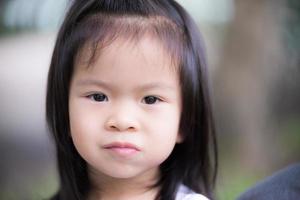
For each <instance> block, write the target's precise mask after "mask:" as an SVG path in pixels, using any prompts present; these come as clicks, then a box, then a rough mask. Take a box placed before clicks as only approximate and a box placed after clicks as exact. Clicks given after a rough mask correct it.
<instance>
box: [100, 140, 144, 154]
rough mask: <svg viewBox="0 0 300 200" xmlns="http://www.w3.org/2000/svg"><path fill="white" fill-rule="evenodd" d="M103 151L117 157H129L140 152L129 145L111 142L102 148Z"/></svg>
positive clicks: (137, 148) (135, 147) (134, 146)
mask: <svg viewBox="0 0 300 200" xmlns="http://www.w3.org/2000/svg"><path fill="white" fill-rule="evenodd" d="M103 149H105V150H108V151H109V152H112V153H114V154H117V155H119V156H131V155H134V154H136V153H138V152H139V151H140V148H139V147H137V146H136V145H134V144H131V143H123V142H113V143H109V144H107V145H104V146H103Z"/></svg>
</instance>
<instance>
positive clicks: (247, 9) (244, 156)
mask: <svg viewBox="0 0 300 200" xmlns="http://www.w3.org/2000/svg"><path fill="white" fill-rule="evenodd" d="M276 2H279V1H276V0H275V1H274V0H273V1H272V2H271V0H270V1H268V0H251V1H249V0H236V1H235V6H236V13H235V17H234V20H233V22H232V24H231V26H230V28H229V31H228V35H227V38H225V40H226V41H225V44H224V53H223V58H222V59H221V61H220V63H219V67H218V70H216V74H215V76H214V84H215V86H214V88H215V91H214V96H215V98H216V110H217V111H218V112H217V123H218V124H219V130H218V131H219V133H220V135H221V139H227V140H228V138H233V137H234V138H237V140H236V139H234V141H238V142H237V144H232V143H231V144H230V141H228V142H229V143H228V142H227V144H230V145H234V146H231V147H230V148H231V149H232V152H236V153H237V156H238V160H240V161H241V162H242V163H241V166H240V167H247V168H248V169H253V170H256V171H260V172H262V171H264V170H265V168H264V167H270V166H271V163H270V162H271V160H270V159H269V149H270V148H272V147H273V143H272V134H270V132H272V127H271V126H270V125H269V117H270V116H269V100H268V87H269V85H270V83H271V82H272V77H273V76H275V74H274V73H277V72H278V70H277V67H276V66H279V65H280V63H281V57H282V56H281V53H282V52H281V42H280V34H279V29H278V28H279V26H278V25H279V24H278V19H280V17H279V16H280V15H281V14H280V12H278V11H280V9H281V8H280V5H279V3H276ZM229 140H230V139H229Z"/></svg>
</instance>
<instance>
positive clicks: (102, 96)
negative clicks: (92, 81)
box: [88, 93, 108, 102]
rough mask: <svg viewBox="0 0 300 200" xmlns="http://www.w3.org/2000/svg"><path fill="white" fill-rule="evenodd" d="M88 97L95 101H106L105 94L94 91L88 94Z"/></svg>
mask: <svg viewBox="0 0 300 200" xmlns="http://www.w3.org/2000/svg"><path fill="white" fill-rule="evenodd" d="M88 98H90V99H91V100H93V101H97V102H102V101H108V98H107V96H106V95H105V94H102V93H95V94H91V95H88Z"/></svg>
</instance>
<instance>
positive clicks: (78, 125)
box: [69, 36, 182, 200]
mask: <svg viewBox="0 0 300 200" xmlns="http://www.w3.org/2000/svg"><path fill="white" fill-rule="evenodd" d="M88 52H89V51H88V49H87V48H86V50H84V51H82V53H81V55H80V56H79V57H78V58H77V59H76V62H75V63H76V64H75V71H74V74H73V77H72V81H71V87H70V95H69V117H70V126H71V137H72V140H73V142H74V145H75V147H76V149H77V151H78V153H79V154H80V155H81V156H82V158H83V159H84V160H85V161H86V162H87V165H88V173H89V178H90V181H91V184H92V188H91V191H90V193H89V197H88V199H100V197H101V200H102V199H103V200H109V199H121V200H125V199H130V200H134V199H139V200H141V199H148V200H149V199H154V197H155V195H156V194H157V192H158V189H159V188H151V189H149V186H151V185H152V184H154V183H155V182H156V181H157V180H158V178H159V176H160V174H159V165H160V164H161V163H162V162H163V161H165V160H166V159H167V157H168V156H169V155H170V154H171V152H172V150H173V148H174V146H175V144H176V143H179V142H181V140H182V139H181V136H180V134H179V131H178V130H179V121H180V113H181V96H180V85H179V77H178V73H177V71H176V67H175V66H174V65H173V64H172V62H171V59H170V56H169V55H168V54H167V52H166V51H165V50H164V49H163V47H162V46H161V45H160V44H159V42H158V41H157V40H156V39H154V38H152V37H150V36H144V37H143V38H142V39H141V40H139V41H138V42H135V43H133V42H130V41H126V40H122V39H121V38H120V39H117V40H115V41H114V42H113V43H112V44H111V45H109V46H108V47H106V48H105V49H101V54H99V56H98V57H97V59H96V60H95V61H94V62H93V63H92V65H90V66H87V64H86V62H85V58H88V56H89V53H88ZM113 142H121V143H124V142H126V143H130V144H133V145H135V146H136V147H137V148H138V150H136V149H134V150H133V152H132V151H131V150H132V149H131V150H130V151H127V150H128V149H121V150H120V151H119V150H118V149H117V150H116V149H106V148H105V146H106V145H108V144H111V143H113ZM100 188H101V189H100Z"/></svg>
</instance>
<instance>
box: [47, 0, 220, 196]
mask: <svg viewBox="0 0 300 200" xmlns="http://www.w3.org/2000/svg"><path fill="white" fill-rule="evenodd" d="M146 33H150V34H152V35H153V36H154V37H156V38H157V39H159V40H160V41H161V42H162V44H163V45H164V47H165V49H166V50H167V51H168V52H169V53H170V56H171V57H172V59H173V60H175V62H176V63H177V67H178V73H179V77H180V86H181V96H182V113H181V118H180V126H179V129H180V130H179V132H180V133H181V134H182V136H183V138H184V140H183V142H182V143H180V144H176V145H175V148H174V150H173V151H172V153H171V155H170V156H169V157H168V158H167V160H165V161H164V162H163V163H162V164H161V166H160V171H161V177H160V179H159V181H158V182H157V184H156V186H160V191H159V193H158V195H157V197H156V199H159V200H174V199H175V195H176V191H177V190H178V187H179V185H180V184H184V185H186V186H187V187H189V188H190V189H192V190H194V191H195V192H197V193H201V194H204V195H206V196H208V197H209V198H213V192H212V191H213V187H214V184H215V179H216V173H217V144H216V136H215V130H214V122H213V116H212V108H211V104H210V99H209V89H208V80H207V78H208V77H207V76H208V74H207V65H206V60H205V52H204V48H203V43H202V41H201V37H200V33H199V31H198V28H197V25H196V24H195V23H194V21H193V20H192V18H191V17H190V16H189V14H188V13H187V12H186V11H185V10H184V9H183V8H182V7H181V6H180V5H179V4H178V3H177V2H176V1H173V0H74V1H73V2H72V4H71V6H70V8H69V11H68V12H67V14H66V17H65V20H64V22H63V24H62V26H61V28H60V31H59V33H58V36H57V40H56V44H55V47H54V51H53V55H52V60H51V64H50V69H49V74H48V85H47V98H46V117H47V123H48V126H49V129H50V132H51V134H52V136H53V138H54V141H55V145H56V153H57V164H58V170H59V177H60V180H59V190H58V192H57V194H56V195H55V196H54V197H53V199H60V200H70V199H72V200H83V199H85V198H86V197H87V194H88V192H89V188H90V182H89V179H88V172H87V164H86V161H85V160H83V158H81V156H80V155H79V154H78V152H77V151H76V149H75V147H74V144H73V142H72V139H71V137H70V122H69V110H68V109H69V106H68V99H69V98H68V97H69V89H70V82H71V78H72V74H73V70H74V69H73V68H74V63H75V62H76V57H77V56H78V55H79V54H80V51H82V50H83V49H84V48H83V47H84V45H86V44H87V43H89V44H91V46H92V47H93V52H94V53H93V56H92V57H91V58H90V60H92V58H93V57H94V56H95V54H96V52H98V51H101V48H102V47H103V46H105V45H109V44H111V42H113V41H114V40H115V39H116V38H118V37H124V35H125V36H126V37H125V38H127V36H129V37H128V38H130V40H134V41H136V40H138V39H139V38H141V37H142V36H143V34H146ZM166 120H167V119H166Z"/></svg>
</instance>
